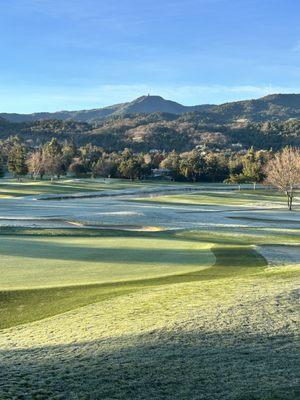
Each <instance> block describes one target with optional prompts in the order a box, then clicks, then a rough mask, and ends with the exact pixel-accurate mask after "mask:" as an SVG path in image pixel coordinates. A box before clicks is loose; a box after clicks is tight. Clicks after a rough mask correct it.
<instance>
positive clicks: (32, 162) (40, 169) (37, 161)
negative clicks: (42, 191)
mask: <svg viewBox="0 0 300 400" xmlns="http://www.w3.org/2000/svg"><path fill="white" fill-rule="evenodd" d="M27 167H28V172H29V173H30V174H31V175H32V176H33V178H34V180H36V178H37V177H38V176H39V177H40V178H41V179H42V178H43V175H45V166H44V156H43V152H42V150H40V149H39V150H36V151H34V152H33V153H31V154H30V156H29V158H28V159H27Z"/></svg>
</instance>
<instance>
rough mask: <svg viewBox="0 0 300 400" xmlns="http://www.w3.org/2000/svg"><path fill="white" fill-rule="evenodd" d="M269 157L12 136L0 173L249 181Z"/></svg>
mask: <svg viewBox="0 0 300 400" xmlns="http://www.w3.org/2000/svg"><path fill="white" fill-rule="evenodd" d="M271 157H272V152H270V151H265V150H260V151H255V150H254V149H253V147H251V148H250V149H248V150H247V151H240V152H231V151H228V150H225V151H218V152H216V151H212V150H210V149H206V148H205V146H202V147H200V148H195V149H193V150H192V151H188V152H183V153H180V152H176V151H175V150H173V151H170V152H165V151H159V150H153V151H150V152H139V153H136V152H133V151H132V150H131V149H129V148H125V149H124V150H122V151H119V152H107V151H105V150H104V149H103V148H101V147H99V146H95V145H92V144H86V145H84V146H81V147H77V146H76V145H75V143H74V142H73V141H65V142H63V143H60V142H59V141H58V140H57V139H56V138H53V139H52V140H50V141H49V142H47V143H45V144H44V145H42V146H39V147H37V148H30V147H28V146H26V145H25V144H24V143H23V142H22V141H21V140H20V139H19V138H18V137H11V138H9V139H8V140H6V141H4V142H2V143H1V146H0V173H1V175H2V176H3V174H4V173H5V171H6V170H7V171H8V172H9V173H10V174H11V175H13V176H14V177H16V178H17V179H19V180H20V179H21V178H22V177H24V176H26V175H29V176H30V177H32V178H33V179H43V177H45V176H47V177H49V178H50V179H51V180H53V179H59V178H60V177H61V176H64V175H67V174H70V175H72V176H75V177H83V176H90V177H111V178H125V179H132V180H133V179H145V178H149V177H151V176H153V172H155V171H156V172H158V174H161V175H162V176H165V177H169V178H171V179H173V180H175V181H189V182H197V181H203V182H223V181H228V182H236V183H243V182H253V183H255V182H261V181H262V180H263V179H264V172H263V171H264V165H265V164H266V163H267V162H268V160H269V159H270V158H271Z"/></svg>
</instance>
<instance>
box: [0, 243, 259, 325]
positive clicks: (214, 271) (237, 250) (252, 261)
mask: <svg viewBox="0 0 300 400" xmlns="http://www.w3.org/2000/svg"><path fill="white" fill-rule="evenodd" d="M212 250H213V253H214V255H215V257H216V263H215V264H214V265H213V266H212V267H208V268H206V269H204V270H203V269H202V270H200V271H194V272H191V273H187V274H178V275H170V276H163V277H158V278H150V279H140V280H130V281H122V282H112V283H103V284H93V285H78V286H67V287H54V288H45V289H28V290H8V291H1V292H0V329H3V328H7V327H11V326H15V325H19V324H22V323H27V322H32V321H36V320H39V319H43V318H46V317H50V316H53V315H56V314H60V313H63V312H66V311H70V310H72V309H75V308H78V307H82V306H85V305H88V304H92V303H96V302H100V301H103V300H107V299H111V298H114V297H117V296H122V295H124V294H128V293H132V292H135V291H138V290H143V289H148V288H151V287H157V286H161V285H171V284H180V283H186V282H195V281H204V280H214V279H228V278H236V277H242V276H245V275H253V274H256V273H259V272H261V271H262V270H263V269H264V267H265V266H266V265H267V262H266V260H265V259H264V258H263V257H262V256H261V255H259V254H258V253H257V252H256V251H255V250H253V249H252V248H249V247H246V246H244V247H243V246H237V247H232V246H230V247H228V248H226V247H217V246H215V247H214V248H213V249H212ZM199 253H200V254H201V252H199Z"/></svg>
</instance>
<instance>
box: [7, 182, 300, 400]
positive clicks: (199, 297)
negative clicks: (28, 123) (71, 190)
mask: <svg viewBox="0 0 300 400" xmlns="http://www.w3.org/2000/svg"><path fill="white" fill-rule="evenodd" d="M99 184H100V183H99ZM80 185H82V186H84V185H85V184H84V183H83V182H81V183H80ZM88 185H91V186H93V185H92V183H91V182H90V181H87V183H86V186H88ZM116 185H117V182H116ZM16 190H17V191H19V190H21V189H20V188H17V189H16ZM47 190H48V189H47V188H45V191H46V192H47ZM50 190H51V189H49V191H50ZM62 190H65V189H63V188H62ZM257 192H258V191H257ZM278 199H279V201H281V200H280V199H281V197H280V196H277V195H276V194H274V193H272V194H269V192H264V191H260V192H259V193H254V192H248V191H247V192H245V193H216V194H213V193H210V194H207V193H205V194H200V193H199V194H197V195H194V194H192V195H189V194H186V195H183V196H170V195H169V196H162V197H161V198H160V199H158V201H159V202H161V203H163V204H164V205H165V206H168V204H171V205H174V204H195V205H199V204H206V205H208V206H210V205H225V204H227V205H232V207H237V208H239V207H240V206H244V205H246V204H249V203H252V204H260V205H261V204H265V203H264V202H265V201H266V202H269V201H277V200H278ZM147 201H149V199H148V200H147ZM150 201H156V198H155V199H150ZM235 201H236V204H234V202H235ZM159 202H158V203H157V204H160V203H159ZM252 213H253V217H252V216H250V218H252V219H256V218H260V217H262V218H264V219H265V220H266V222H267V220H268V217H267V213H266V215H264V214H260V216H259V217H257V216H256V215H255V213H254V211H252ZM293 215H294V214H290V216H289V219H292V218H293V217H292V216H293ZM149 225H152V224H151V223H149ZM294 228H295V229H286V227H285V225H284V222H283V223H282V225H281V226H278V227H276V228H274V227H273V228H271V227H268V226H266V227H264V228H257V227H254V226H253V227H247V226H245V227H243V228H241V227H237V226H226V225H225V226H218V227H217V229H216V228H211V227H210V226H208V227H206V228H203V229H202V230H190V231H185V230H178V231H162V232H122V231H118V230H115V231H110V230H103V229H91V228H83V227H81V228H63V229H56V228H51V229H50V228H49V229H42V228H24V227H4V228H1V229H0V274H1V279H0V328H1V330H0V371H1V373H0V398H1V400H2V399H3V400H10V399H25V400H27V399H28V400H31V399H42V400H44V399H71V400H72V399H84V400H85V399H96V400H97V399H99V400H100V399H101V400H110V399H118V400H124V399H125V400H127V399H136V400H148V399H155V400H156V399H158V400H160V399H164V400H165V399H166V400H182V399H189V400H201V399H205V400H216V399H222V400H250V399H251V400H279V399H280V400H298V399H299V396H300V393H299V386H298V381H297V378H298V377H297V375H298V370H299V357H298V354H299V353H298V352H299V350H298V343H299V326H298V311H297V308H298V304H299V294H298V291H297V287H298V286H299V267H300V264H299V265H296V264H293V265H285V266H278V267H270V266H268V265H267V261H266V260H265V258H264V257H262V256H261V255H260V254H259V253H258V252H257V251H256V247H255V246H256V245H264V244H266V245H274V251H276V246H277V245H282V244H285V243H289V244H299V242H300V234H299V230H298V229H296V227H294Z"/></svg>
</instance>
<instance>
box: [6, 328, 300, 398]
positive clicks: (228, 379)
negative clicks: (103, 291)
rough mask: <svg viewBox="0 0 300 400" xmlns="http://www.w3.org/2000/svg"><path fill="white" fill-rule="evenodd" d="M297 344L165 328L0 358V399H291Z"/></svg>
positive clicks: (289, 340) (283, 338)
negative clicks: (158, 330) (162, 330)
mask: <svg viewBox="0 0 300 400" xmlns="http://www.w3.org/2000/svg"><path fill="white" fill-rule="evenodd" d="M296 350H297V344H296V342H295V340H294V339H293V337H291V336H289V335H288V334H281V335H280V336H264V335H253V334H252V335H251V334H246V333H244V334H241V333H223V332H222V333H210V332H205V331H197V332H196V333H191V332H184V331H180V330H172V331H169V332H161V331H160V332H156V331H152V332H150V333H147V334H144V335H140V336H136V337H132V336H130V334H129V335H128V336H123V337H113V338H108V339H106V340H105V341H104V340H99V341H97V340H95V341H90V342H80V343H77V344H76V343H74V344H70V345H58V346H48V347H38V348H31V349H25V350H9V351H1V352H0V358H1V362H0V369H1V376H0V398H1V399H2V400H5V399H12V398H18V399H19V398H20V399H96V400H97V399H99V400H100V399H101V400H109V399H119V400H131V399H135V400H148V399H149V400H150V399H151V400H153V399H155V400H160V399H162V400H185V399H188V400H200V399H203V400H217V399H222V400H297V399H299V396H300V390H299V386H297V365H298V366H299V361H297V352H296Z"/></svg>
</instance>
